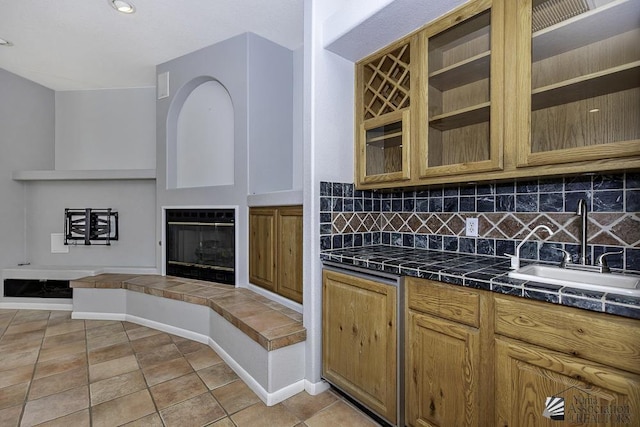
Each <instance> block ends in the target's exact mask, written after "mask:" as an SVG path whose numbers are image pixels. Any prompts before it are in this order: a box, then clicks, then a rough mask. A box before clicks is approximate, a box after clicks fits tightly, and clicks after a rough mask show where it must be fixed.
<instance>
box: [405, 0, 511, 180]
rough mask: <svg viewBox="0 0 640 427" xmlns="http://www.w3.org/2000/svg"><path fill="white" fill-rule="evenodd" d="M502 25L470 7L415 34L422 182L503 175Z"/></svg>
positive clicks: (492, 12)
mask: <svg viewBox="0 0 640 427" xmlns="http://www.w3.org/2000/svg"><path fill="white" fill-rule="evenodd" d="M503 21H504V11H503V3H502V1H499V0H494V1H490V0H486V1H484V0H483V1H475V2H472V3H469V4H468V5H467V6H465V7H462V8H459V9H457V10H456V11H454V12H453V13H451V14H449V15H446V16H445V17H443V18H442V19H440V20H438V21H436V22H435V23H433V24H431V25H429V26H427V27H426V28H425V29H424V30H423V31H421V32H420V33H419V36H420V43H419V45H420V58H421V60H420V61H419V65H420V67H419V70H418V72H417V74H418V76H419V85H420V87H421V90H420V91H419V104H420V108H419V117H420V118H419V120H418V121H419V122H420V123H421V124H422V126H420V129H418V130H417V135H418V137H417V138H418V141H419V142H418V146H419V150H418V151H419V155H418V156H417V160H418V169H419V177H420V178H430V177H437V176H445V175H456V174H468V173H473V172H482V171H494V170H500V169H502V166H503V156H502V154H503V153H502V151H503V149H502V135H503V127H502V122H503V96H502V95H503V91H504V89H503V83H504V78H503V72H504V67H503V62H502V58H503V43H504V36H503V29H504V28H503V27H504V26H503ZM414 104H415V103H414Z"/></svg>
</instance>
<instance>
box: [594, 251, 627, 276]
mask: <svg viewBox="0 0 640 427" xmlns="http://www.w3.org/2000/svg"><path fill="white" fill-rule="evenodd" d="M622 253H623V252H622V251H617V252H605V253H603V254H602V255H600V256H599V257H598V259H597V261H596V265H597V266H598V267H600V272H601V273H610V272H611V269H610V268H609V264H608V263H607V257H608V256H609V255H620V254H622Z"/></svg>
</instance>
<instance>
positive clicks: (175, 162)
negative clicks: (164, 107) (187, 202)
mask: <svg viewBox="0 0 640 427" xmlns="http://www.w3.org/2000/svg"><path fill="white" fill-rule="evenodd" d="M166 125H167V163H166V165H167V188H168V189H178V188H196V187H211V186H223V185H233V183H234V163H235V162H234V141H235V138H234V109H233V102H232V99H231V95H230V94H229V91H228V90H227V89H226V87H225V86H224V85H223V84H222V83H220V81H218V80H217V79H215V78H212V77H210V76H201V77H197V78H194V79H192V80H190V81H189V82H188V83H186V84H184V85H183V86H182V87H181V88H180V89H179V90H178V91H177V92H176V94H175V96H174V98H173V100H172V102H171V105H170V107H169V112H168V114H167V124H166Z"/></svg>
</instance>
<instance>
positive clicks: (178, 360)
mask: <svg viewBox="0 0 640 427" xmlns="http://www.w3.org/2000/svg"><path fill="white" fill-rule="evenodd" d="M34 425H38V426H65V427H67V426H71V427H76V426H78V427H82V426H94V427H101V426H109V427H111V426H119V425H126V426H181V427H182V426H215V427H233V426H238V427H245V426H247V427H260V426H268V427H293V426H307V427H322V426H331V427H338V426H345V427H346V426H348V427H357V426H376V425H377V424H376V423H375V422H373V421H372V420H371V419H370V418H368V417H366V416H365V415H363V414H362V413H361V412H360V411H358V410H357V409H355V408H354V407H352V406H351V405H350V404H349V403H347V402H345V401H344V400H343V399H342V398H341V397H340V396H339V395H337V394H334V393H333V392H332V391H327V392H324V393H322V394H320V395H318V396H310V395H309V394H307V393H306V392H302V393H299V394H297V395H295V396H293V397H291V398H289V399H287V400H286V401H284V402H282V403H280V404H277V405H274V406H271V407H267V406H265V405H264V404H263V403H262V402H261V401H260V399H259V398H258V397H257V396H256V395H255V394H254V393H253V392H252V391H251V390H250V389H249V388H248V387H247V386H246V385H245V384H244V383H243V382H242V381H241V380H240V379H239V378H238V376H237V375H236V374H235V373H234V372H233V370H231V369H230V368H229V366H228V365H227V364H226V363H225V362H224V361H223V360H222V359H221V358H220V356H218V355H217V354H216V353H215V352H214V351H213V350H211V348H209V347H208V346H206V345H204V344H200V343H197V342H195V341H190V340H187V339H184V338H180V337H177V336H174V335H169V334H166V333H163V332H161V331H158V330H155V329H151V328H147V327H144V326H140V325H136V324H133V323H128V322H118V321H103V320H72V319H71V313H70V312H64V311H38V310H0V426H2V427H12V426H34Z"/></svg>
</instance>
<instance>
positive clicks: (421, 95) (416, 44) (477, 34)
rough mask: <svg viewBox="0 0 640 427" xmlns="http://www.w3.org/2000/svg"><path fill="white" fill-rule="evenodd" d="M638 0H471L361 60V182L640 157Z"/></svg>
mask: <svg viewBox="0 0 640 427" xmlns="http://www.w3.org/2000/svg"><path fill="white" fill-rule="evenodd" d="M638 40H640V1H639V0H471V1H469V2H466V3H464V4H463V5H461V6H460V7H458V8H456V9H454V10H453V11H451V12H449V13H448V14H446V15H444V16H442V17H441V18H439V19H437V20H435V21H433V22H430V23H427V24H426V25H425V26H424V27H422V28H420V29H418V30H416V32H414V33H413V34H411V35H409V36H407V37H405V38H403V39H402V40H400V41H398V42H395V43H394V44H392V45H390V46H389V47H387V48H385V49H384V50H381V51H380V52H377V53H375V54H373V55H371V56H370V57H368V58H365V59H364V60H362V61H361V62H359V63H358V64H357V67H356V110H355V111H356V157H355V158H356V183H357V185H358V187H359V188H393V187H403V188H406V187H410V186H426V185H430V184H451V183H455V182H469V181H476V182H477V181H489V180H504V179H514V178H530V177H532V176H551V175H567V174H580V173H594V172H603V171H623V170H637V169H640V120H638V117H640V43H639V42H638Z"/></svg>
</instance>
